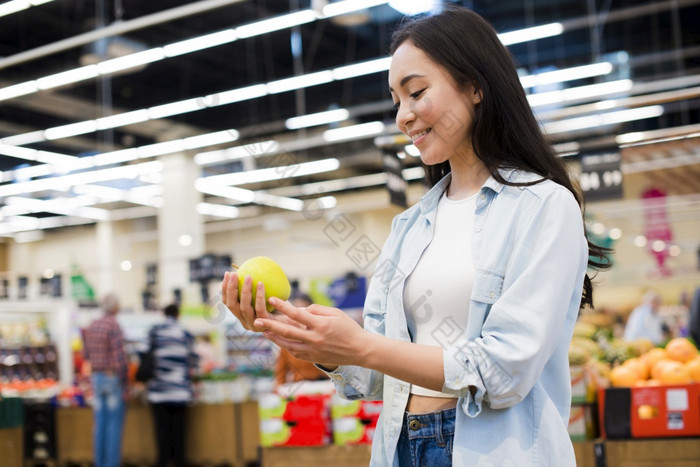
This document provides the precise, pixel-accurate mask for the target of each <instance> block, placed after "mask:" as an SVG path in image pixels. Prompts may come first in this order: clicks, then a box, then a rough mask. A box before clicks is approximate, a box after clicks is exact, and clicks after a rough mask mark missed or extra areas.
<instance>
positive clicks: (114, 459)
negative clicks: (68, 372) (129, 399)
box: [85, 294, 129, 467]
mask: <svg viewBox="0 0 700 467" xmlns="http://www.w3.org/2000/svg"><path fill="white" fill-rule="evenodd" d="M102 309H103V311H104V315H103V316H102V317H101V318H99V319H97V320H95V321H93V322H92V324H90V326H88V328H87V329H86V330H85V359H86V360H87V361H88V362H89V363H90V367H91V380H92V387H93V393H94V402H93V407H92V410H93V416H94V423H93V452H94V462H95V466H99V467H112V466H115V467H116V466H119V465H120V460H121V446H122V428H123V425H124V413H125V409H126V406H125V398H126V395H127V389H128V387H127V385H128V380H127V378H128V365H129V359H128V356H127V353H126V350H125V349H124V333H123V332H122V329H121V327H120V326H119V323H117V319H116V315H117V313H119V310H120V306H119V299H118V298H117V296H116V295H113V294H110V295H107V296H106V297H105V298H104V300H103V301H102Z"/></svg>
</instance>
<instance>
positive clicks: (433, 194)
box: [419, 169, 517, 214]
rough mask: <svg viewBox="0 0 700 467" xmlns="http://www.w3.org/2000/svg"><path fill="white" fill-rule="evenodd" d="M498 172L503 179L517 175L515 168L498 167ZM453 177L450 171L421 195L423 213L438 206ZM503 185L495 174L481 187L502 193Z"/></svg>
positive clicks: (509, 178)
mask: <svg viewBox="0 0 700 467" xmlns="http://www.w3.org/2000/svg"><path fill="white" fill-rule="evenodd" d="M498 172H499V173H500V175H501V177H503V179H505V180H508V181H511V178H514V177H515V175H516V173H515V172H516V170H515V169H498ZM515 178H517V177H515ZM451 179H452V174H451V173H448V174H447V175H445V176H444V177H442V179H440V181H438V182H437V183H436V184H435V186H433V187H432V188H431V189H430V190H428V192H427V193H426V194H424V195H423V196H422V197H421V199H420V201H419V206H420V211H421V213H422V214H427V213H429V212H430V211H432V210H433V209H435V208H437V205H438V202H439V201H440V197H441V196H442V194H443V193H444V192H445V190H446V189H447V185H449V184H450V180H451ZM503 187H504V184H503V183H501V182H499V181H497V180H496V179H495V178H493V175H489V178H488V179H487V180H486V182H485V183H484V186H482V187H481V191H482V192H483V191H484V190H486V189H488V190H491V191H493V192H495V193H500V192H501V190H503Z"/></svg>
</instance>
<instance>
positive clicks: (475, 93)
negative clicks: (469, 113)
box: [471, 86, 484, 105]
mask: <svg viewBox="0 0 700 467" xmlns="http://www.w3.org/2000/svg"><path fill="white" fill-rule="evenodd" d="M471 96H472V104H474V105H477V104H480V103H481V100H482V99H483V97H484V96H483V92H482V91H481V89H478V88H477V87H476V86H473V87H472V89H471Z"/></svg>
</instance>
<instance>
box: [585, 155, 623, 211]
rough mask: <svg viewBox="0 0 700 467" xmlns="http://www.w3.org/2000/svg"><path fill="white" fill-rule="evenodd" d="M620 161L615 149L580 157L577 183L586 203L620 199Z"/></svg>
mask: <svg viewBox="0 0 700 467" xmlns="http://www.w3.org/2000/svg"><path fill="white" fill-rule="evenodd" d="M621 159H622V158H621V155H620V150H619V149H618V148H617V147H615V148H610V149H608V150H601V151H597V152H594V153H584V154H582V155H581V178H580V179H579V183H580V185H581V189H582V190H583V195H584V197H585V198H586V201H600V200H604V199H618V198H622V170H621V168H620V161H621Z"/></svg>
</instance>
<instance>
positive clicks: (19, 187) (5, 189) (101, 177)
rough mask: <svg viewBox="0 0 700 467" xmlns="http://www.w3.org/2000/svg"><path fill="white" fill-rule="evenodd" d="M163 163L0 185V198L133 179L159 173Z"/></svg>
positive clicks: (147, 163) (128, 166)
mask: <svg viewBox="0 0 700 467" xmlns="http://www.w3.org/2000/svg"><path fill="white" fill-rule="evenodd" d="M162 170H163V163H162V162H160V161H150V162H143V163H141V164H133V165H124V166H121V167H112V168H109V169H102V170H92V171H89V172H81V173H76V174H69V175H62V176H59V177H51V178H42V179H39V180H31V181H28V182H17V183H12V184H9V185H0V196H13V195H18V194H26V193H35V192H37V191H43V190H55V189H64V188H65V187H71V186H75V185H79V184H85V183H96V182H104V181H107V180H117V179H121V178H134V177H137V176H139V175H143V174H147V173H154V172H161V171H162Z"/></svg>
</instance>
